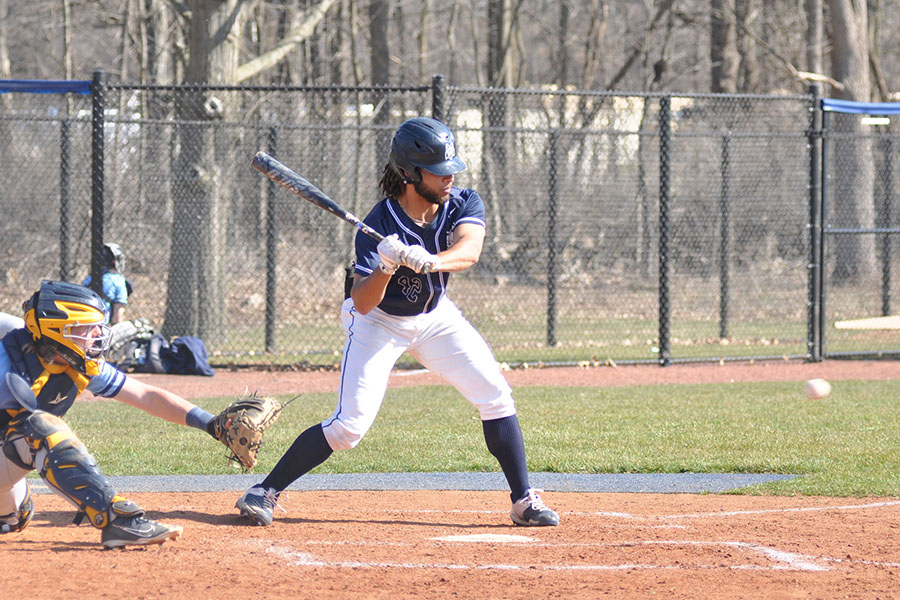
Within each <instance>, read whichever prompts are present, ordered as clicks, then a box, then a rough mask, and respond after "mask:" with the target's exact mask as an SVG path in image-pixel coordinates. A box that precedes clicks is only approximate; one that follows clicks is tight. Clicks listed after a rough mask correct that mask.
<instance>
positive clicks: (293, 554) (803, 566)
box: [266, 540, 830, 571]
mask: <svg viewBox="0 0 900 600" xmlns="http://www.w3.org/2000/svg"><path fill="white" fill-rule="evenodd" d="M411 545H412V544H411ZM597 545H598V546H602V545H607V546H623V545H626V546H640V545H654V546H663V545H671V546H725V547H730V548H736V549H741V550H747V551H750V552H753V553H757V554H760V555H763V556H765V557H766V558H768V559H769V560H771V561H772V562H773V563H774V564H772V565H770V566H765V565H756V564H736V565H727V566H723V565H709V564H698V565H685V564H672V565H665V564H641V563H622V564H581V565H575V564H570V565H536V564H533V563H531V564H526V565H516V564H503V563H487V564H481V565H475V564H461V563H419V562H383V561H359V560H337V561H334V560H324V559H322V558H319V557H317V556H315V555H314V554H311V553H309V552H301V551H298V550H296V549H294V548H292V547H290V546H270V547H268V548H266V552H268V553H270V554H274V555H276V556H279V557H281V558H282V559H284V560H285V561H287V563H288V564H289V565H292V566H297V567H332V568H340V569H447V570H473V571H485V570H487V571H491V570H500V571H523V570H528V571H534V570H542V571H623V570H635V569H642V570H651V569H662V570H692V569H721V568H725V569H737V570H749V569H752V570H771V571H786V570H791V571H829V570H830V569H829V568H828V567H827V566H825V565H822V564H818V563H816V562H815V561H816V560H821V559H818V558H816V557H811V556H806V555H802V554H797V553H793V552H785V551H783V550H778V549H775V548H768V547H766V546H760V545H758V544H750V543H747V542H702V541H701V542H698V541H684V540H671V541H661V540H654V541H641V542H634V543H630V544H597ZM547 546H552V544H547Z"/></svg>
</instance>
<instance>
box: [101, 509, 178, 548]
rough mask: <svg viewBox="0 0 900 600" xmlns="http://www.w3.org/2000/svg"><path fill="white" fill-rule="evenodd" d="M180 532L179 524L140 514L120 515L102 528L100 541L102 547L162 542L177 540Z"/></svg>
mask: <svg viewBox="0 0 900 600" xmlns="http://www.w3.org/2000/svg"><path fill="white" fill-rule="evenodd" d="M181 532H182V527H181V525H163V524H162V523H157V522H156V521H151V520H150V519H146V518H144V517H143V516H141V515H137V516H131V517H127V516H120V517H117V518H116V519H114V520H113V521H112V522H111V523H110V524H109V525H107V526H106V527H104V528H103V535H102V536H101V539H100V543H101V544H103V547H104V548H120V547H122V546H131V545H135V546H144V545H147V544H162V543H163V542H165V541H168V540H177V539H178V537H179V536H180V535H181Z"/></svg>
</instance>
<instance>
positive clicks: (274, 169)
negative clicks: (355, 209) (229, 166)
mask: <svg viewBox="0 0 900 600" xmlns="http://www.w3.org/2000/svg"><path fill="white" fill-rule="evenodd" d="M252 164H253V168H254V169H256V170H257V171H259V172H260V173H262V174H263V175H265V176H266V177H268V178H269V179H271V180H272V181H274V182H275V183H277V184H279V185H281V186H283V187H285V188H287V189H288V190H290V191H291V192H293V193H294V194H296V195H298V196H300V197H301V198H303V199H304V200H308V201H309V202H312V203H313V204H315V205H316V206H318V207H319V208H321V209H323V210H327V211H328V212H330V213H331V214H333V215H335V216H337V217H339V218H341V219H343V220H345V221H347V222H348V223H350V224H351V225H353V226H354V227H356V228H357V229H359V230H360V231H362V232H363V233H365V234H366V235H367V236H369V237H370V238H372V239H375V240H378V241H379V242H380V241H381V240H383V239H384V236H383V235H381V234H380V233H378V232H377V231H375V230H374V229H372V228H371V227H369V226H368V225H366V224H365V223H363V222H362V221H360V220H359V219H357V218H356V216H355V215H354V214H353V213H351V212H350V211H347V210H344V208H343V207H342V206H341V205H340V204H338V203H337V202H335V201H334V200H332V199H331V198H329V197H328V195H327V194H326V193H325V192H323V191H322V190H320V189H319V188H317V187H316V186H314V185H313V184H312V183H310V182H309V180H307V179H306V178H305V177H302V176H301V175H298V174H297V173H295V172H294V171H292V170H291V169H290V168H288V167H287V166H285V165H284V164H282V163H281V162H279V161H278V160H276V159H275V158H273V157H272V156H270V155H268V154H266V153H265V152H257V153H256V156H254V157H253V162H252Z"/></svg>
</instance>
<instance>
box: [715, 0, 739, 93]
mask: <svg viewBox="0 0 900 600" xmlns="http://www.w3.org/2000/svg"><path fill="white" fill-rule="evenodd" d="M734 2H735V0H710V3H709V7H710V10H709V17H710V29H711V33H710V48H709V57H710V62H711V63H712V73H711V76H710V81H711V89H712V91H713V92H714V93H726V94H733V93H734V92H736V91H737V75H738V53H737V35H736V33H735V23H734Z"/></svg>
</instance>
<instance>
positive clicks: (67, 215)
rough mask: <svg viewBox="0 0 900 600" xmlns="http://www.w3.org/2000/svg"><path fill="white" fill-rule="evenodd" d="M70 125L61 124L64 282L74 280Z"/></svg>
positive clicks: (61, 268) (61, 269)
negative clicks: (70, 228)
mask: <svg viewBox="0 0 900 600" xmlns="http://www.w3.org/2000/svg"><path fill="white" fill-rule="evenodd" d="M70 125H71V121H69V119H64V120H63V121H62V122H60V124H59V278H60V279H61V280H62V281H69V280H70V279H71V278H72V239H71V231H69V227H70V225H71V223H72V217H71V212H72V210H71V209H72V207H71V205H70V204H69V153H70V148H71V144H70V139H69V126H70Z"/></svg>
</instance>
